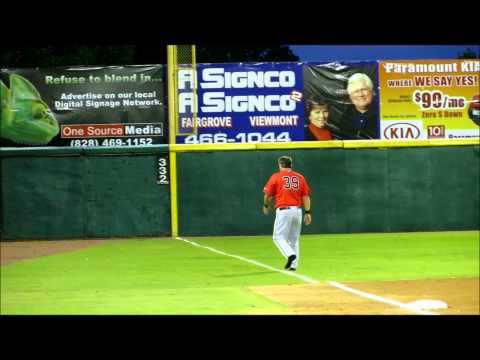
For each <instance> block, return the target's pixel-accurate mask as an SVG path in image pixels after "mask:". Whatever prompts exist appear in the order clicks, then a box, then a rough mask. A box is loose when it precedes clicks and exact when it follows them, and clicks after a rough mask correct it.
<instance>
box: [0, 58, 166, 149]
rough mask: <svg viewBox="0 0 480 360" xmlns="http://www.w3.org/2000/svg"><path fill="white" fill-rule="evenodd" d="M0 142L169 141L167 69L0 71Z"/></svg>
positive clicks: (136, 143) (116, 143)
mask: <svg viewBox="0 0 480 360" xmlns="http://www.w3.org/2000/svg"><path fill="white" fill-rule="evenodd" d="M0 80H1V81H0V87H1V94H0V95H1V118H0V121H1V122H0V145H1V146H15V147H21V146H74V147H80V146H106V147H109V146H140V145H141V146H145V145H154V144H164V143H167V142H168V128H167V126H166V124H167V121H166V101H165V67H164V66H163V65H138V66H137V65H132V66H109V67H86V66H78V67H61V68H44V69H1V70H0Z"/></svg>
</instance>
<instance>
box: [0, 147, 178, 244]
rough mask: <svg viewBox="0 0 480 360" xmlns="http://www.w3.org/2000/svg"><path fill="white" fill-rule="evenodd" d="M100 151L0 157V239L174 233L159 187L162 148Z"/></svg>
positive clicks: (165, 194)
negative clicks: (159, 160) (160, 152)
mask: <svg viewBox="0 0 480 360" xmlns="http://www.w3.org/2000/svg"><path fill="white" fill-rule="evenodd" d="M102 150H103V155H102V152H101V151H97V150H95V151H93V150H92V151H91V152H90V153H84V151H83V150H82V151H77V152H76V153H72V154H70V153H69V152H73V150H72V151H71V150H68V151H67V150H65V153H64V154H62V155H55V156H51V155H50V156H47V155H42V154H44V153H42V151H37V152H36V153H35V152H34V151H33V150H32V154H28V155H31V156H27V154H24V155H23V156H17V155H15V154H14V155H13V156H2V157H0V161H1V171H2V172H1V180H2V182H1V200H2V212H1V214H0V216H1V219H0V220H1V223H0V225H1V236H2V238H3V239H61V238H92V237H129V236H165V235H170V233H171V231H170V187H169V186H168V185H158V184H157V183H156V180H157V173H156V172H157V155H156V153H158V151H159V150H158V149H156V150H155V151H153V150H148V149H147V150H144V153H141V152H139V149H136V150H135V151H134V152H133V153H126V152H127V151H128V150H126V149H124V150H123V151H124V152H125V153H124V154H122V153H121V152H119V151H118V149H116V150H115V149H114V152H115V155H112V153H110V154H109V151H111V149H102ZM166 150H167V147H166V146H165V150H164V151H163V153H166ZM48 151H49V152H54V151H56V150H48ZM59 152H60V151H59Z"/></svg>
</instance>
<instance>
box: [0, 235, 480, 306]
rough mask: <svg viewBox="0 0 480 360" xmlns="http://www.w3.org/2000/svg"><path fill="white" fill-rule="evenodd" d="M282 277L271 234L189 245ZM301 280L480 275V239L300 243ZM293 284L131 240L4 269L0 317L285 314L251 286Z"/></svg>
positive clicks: (156, 242) (204, 254)
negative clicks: (251, 261)
mask: <svg viewBox="0 0 480 360" xmlns="http://www.w3.org/2000/svg"><path fill="white" fill-rule="evenodd" d="M187 238H188V239H189V240H193V241H195V242H197V243H199V244H201V245H204V246H210V247H212V248H215V249H217V250H221V251H223V252H226V253H230V254H233V255H239V256H242V257H245V258H248V259H251V260H255V261H258V262H261V263H263V264H266V265H270V266H273V267H275V268H278V269H283V265H284V259H283V258H282V257H281V255H280V253H279V252H278V250H277V248H276V247H275V246H274V244H273V242H272V240H271V237H269V236H247V237H239V236H236V237H187ZM297 273H299V274H303V275H307V276H309V277H311V278H313V279H316V280H319V281H324V280H337V281H346V280H348V281H356V280H358V281H360V280H397V279H426V278H451V277H475V276H477V277H478V276H479V232H478V231H459V232H420V233H393V234H345V235H338V234H335V235H305V236H302V238H301V252H300V265H299V269H298V272H297ZM303 283H304V282H303V281H302V280H300V279H297V278H294V277H291V276H288V275H285V274H282V273H277V272H275V271H271V270H268V269H265V268H262V267H259V266H257V265H254V264H250V263H247V262H243V261H241V260H238V259H234V258H231V257H227V256H223V255H220V254H216V253H213V252H210V251H208V250H206V249H203V248H198V247H195V246H192V245H190V244H187V243H185V242H182V241H178V240H171V239H148V240H146V239H139V240H135V239H129V240H122V241H115V242H110V243H106V244H104V245H97V246H93V247H90V248H86V249H81V250H76V251H72V252H68V253H58V254H55V255H49V256H44V257H40V258H32V259H25V260H22V261H19V262H16V263H11V264H9V265H6V266H2V267H1V287H0V290H1V300H0V301H1V302H0V311H1V314H248V313H277V314H281V313H288V308H287V307H286V306H284V305H282V304H279V303H276V302H273V301H271V300H269V299H267V298H265V297H263V296H260V295H258V294H256V293H254V292H252V291H251V290H250V289H249V287H250V286H257V285H272V284H303Z"/></svg>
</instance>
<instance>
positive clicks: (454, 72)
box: [379, 59, 480, 140]
mask: <svg viewBox="0 0 480 360" xmlns="http://www.w3.org/2000/svg"><path fill="white" fill-rule="evenodd" d="M379 68H380V70H379V73H380V88H381V91H380V110H381V137H382V138H383V139H392V140H400V139H435V138H437V139H438V138H440V139H443V138H445V139H455V138H477V137H479V136H480V128H479V126H480V84H479V77H480V60H469V59H468V60H467V59H465V60H402V61H389V60H386V61H380V65H379Z"/></svg>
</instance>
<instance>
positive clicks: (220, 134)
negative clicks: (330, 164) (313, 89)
mask: <svg viewBox="0 0 480 360" xmlns="http://www.w3.org/2000/svg"><path fill="white" fill-rule="evenodd" d="M194 82H195V83H196V89H197V90H196V96H194V93H193V91H192V89H193V88H194ZM178 89H179V101H178V107H179V108H178V114H179V116H178V127H177V138H176V141H177V143H187V144H196V143H238V142H282V141H283V142H284V141H301V140H303V138H304V133H303V132H304V128H303V125H304V124H303V118H302V116H303V102H302V91H303V82H302V65H301V64H300V63H251V64H250V63H245V64H244V63H237V64H197V71H196V78H194V77H193V76H192V70H191V69H183V70H179V72H178ZM195 110H196V111H197V119H196V122H194V117H193V116H192V111H195Z"/></svg>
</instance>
